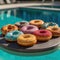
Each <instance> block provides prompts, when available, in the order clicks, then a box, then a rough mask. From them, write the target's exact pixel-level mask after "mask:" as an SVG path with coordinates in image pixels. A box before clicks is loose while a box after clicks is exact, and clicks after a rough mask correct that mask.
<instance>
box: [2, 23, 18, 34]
mask: <svg viewBox="0 0 60 60" xmlns="http://www.w3.org/2000/svg"><path fill="white" fill-rule="evenodd" d="M13 30H18V27H17V26H15V25H11V24H8V25H6V26H3V27H2V28H1V31H2V34H3V35H5V34H6V33H7V32H10V31H13Z"/></svg>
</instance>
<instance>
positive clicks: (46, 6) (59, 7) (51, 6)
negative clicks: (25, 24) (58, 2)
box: [33, 5, 60, 9]
mask: <svg viewBox="0 0 60 60" xmlns="http://www.w3.org/2000/svg"><path fill="white" fill-rule="evenodd" d="M33 7H42V8H43V7H44V8H58V9H60V6H53V5H50V6H49V5H40V6H33Z"/></svg>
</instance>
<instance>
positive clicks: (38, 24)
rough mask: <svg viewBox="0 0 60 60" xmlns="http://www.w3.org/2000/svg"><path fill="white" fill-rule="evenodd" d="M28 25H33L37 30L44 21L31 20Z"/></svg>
mask: <svg viewBox="0 0 60 60" xmlns="http://www.w3.org/2000/svg"><path fill="white" fill-rule="evenodd" d="M30 24H31V25H35V26H37V27H38V28H40V27H41V26H42V25H43V24H44V21H42V20H38V19H36V20H31V21H30Z"/></svg>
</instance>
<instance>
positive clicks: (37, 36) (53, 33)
mask: <svg viewBox="0 0 60 60" xmlns="http://www.w3.org/2000/svg"><path fill="white" fill-rule="evenodd" d="M1 31H2V34H3V35H4V36H5V40H6V41H8V42H10V43H11V42H17V44H19V45H21V46H33V45H35V44H36V43H37V42H38V41H39V42H44V41H49V40H50V39H52V37H59V36H60V27H59V26H58V24H56V23H54V22H47V23H45V22H44V21H43V20H38V19H36V20H31V21H30V22H27V21H21V22H16V23H15V24H14V25H12V24H8V25H6V26H3V27H2V28H1Z"/></svg>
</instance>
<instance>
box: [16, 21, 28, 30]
mask: <svg viewBox="0 0 60 60" xmlns="http://www.w3.org/2000/svg"><path fill="white" fill-rule="evenodd" d="M15 25H16V26H17V27H18V28H19V30H20V28H21V27H23V26H25V25H29V23H28V21H21V22H17V23H15Z"/></svg>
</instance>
